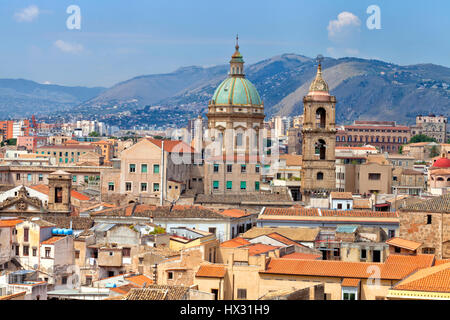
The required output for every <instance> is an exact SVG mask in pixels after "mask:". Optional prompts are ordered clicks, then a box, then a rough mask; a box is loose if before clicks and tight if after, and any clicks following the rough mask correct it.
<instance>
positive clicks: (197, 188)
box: [101, 138, 203, 204]
mask: <svg viewBox="0 0 450 320" xmlns="http://www.w3.org/2000/svg"><path fill="white" fill-rule="evenodd" d="M163 143H164V157H163V156H162V151H161V149H162V144H163ZM193 157H194V152H193V149H192V148H191V147H190V146H189V145H187V144H185V143H184V142H181V141H172V140H164V141H163V140H156V139H151V138H143V139H141V140H140V141H139V142H138V143H136V144H134V145H133V146H131V147H129V148H128V149H125V150H124V151H122V153H121V155H120V159H119V160H118V161H116V160H114V161H113V163H114V164H113V168H112V169H105V170H103V171H102V187H101V192H102V196H103V199H104V200H107V201H117V200H121V201H123V200H126V201H127V202H130V201H136V202H137V201H138V202H143V203H152V204H159V203H160V201H161V197H162V198H163V199H164V201H170V202H171V201H176V200H178V199H179V198H180V196H182V195H184V194H191V195H194V194H196V193H199V192H201V191H202V186H203V181H202V174H201V170H200V169H199V166H196V165H194V164H193ZM164 203H165V202H164Z"/></svg>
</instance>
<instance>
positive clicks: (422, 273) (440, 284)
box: [393, 263, 450, 293]
mask: <svg viewBox="0 0 450 320" xmlns="http://www.w3.org/2000/svg"><path fill="white" fill-rule="evenodd" d="M393 289H394V290H408V291H427V292H447V293H449V292H450V263H445V264H440V265H438V266H434V267H430V268H426V269H421V270H418V271H417V272H415V273H414V274H412V275H410V276H409V277H407V278H406V279H404V280H402V281H401V282H400V283H398V284H397V285H396V286H395V287H394V288H393Z"/></svg>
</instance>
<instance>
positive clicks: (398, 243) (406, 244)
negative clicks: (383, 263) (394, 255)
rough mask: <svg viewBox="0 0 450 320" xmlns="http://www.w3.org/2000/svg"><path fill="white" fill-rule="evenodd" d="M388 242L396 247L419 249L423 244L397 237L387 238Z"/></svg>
mask: <svg viewBox="0 0 450 320" xmlns="http://www.w3.org/2000/svg"><path fill="white" fill-rule="evenodd" d="M386 243H387V244H389V245H392V246H395V247H400V248H405V249H408V250H417V249H418V248H419V247H420V246H421V244H422V243H421V242H416V241H411V240H406V239H402V238H397V237H395V238H391V239H389V240H387V241H386Z"/></svg>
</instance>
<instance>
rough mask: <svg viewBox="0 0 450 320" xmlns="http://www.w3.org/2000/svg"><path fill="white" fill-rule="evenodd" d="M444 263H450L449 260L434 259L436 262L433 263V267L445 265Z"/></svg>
mask: <svg viewBox="0 0 450 320" xmlns="http://www.w3.org/2000/svg"><path fill="white" fill-rule="evenodd" d="M445 263H450V259H439V260H438V259H436V261H434V265H435V266H439V265H441V264H445Z"/></svg>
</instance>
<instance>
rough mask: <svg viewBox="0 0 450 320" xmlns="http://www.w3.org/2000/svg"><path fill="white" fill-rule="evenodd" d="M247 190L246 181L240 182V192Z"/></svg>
mask: <svg viewBox="0 0 450 320" xmlns="http://www.w3.org/2000/svg"><path fill="white" fill-rule="evenodd" d="M245 189H247V181H241V190H245Z"/></svg>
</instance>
